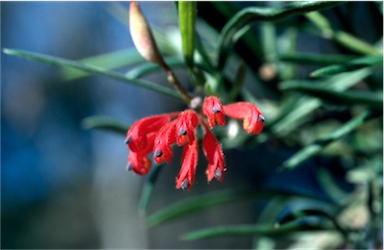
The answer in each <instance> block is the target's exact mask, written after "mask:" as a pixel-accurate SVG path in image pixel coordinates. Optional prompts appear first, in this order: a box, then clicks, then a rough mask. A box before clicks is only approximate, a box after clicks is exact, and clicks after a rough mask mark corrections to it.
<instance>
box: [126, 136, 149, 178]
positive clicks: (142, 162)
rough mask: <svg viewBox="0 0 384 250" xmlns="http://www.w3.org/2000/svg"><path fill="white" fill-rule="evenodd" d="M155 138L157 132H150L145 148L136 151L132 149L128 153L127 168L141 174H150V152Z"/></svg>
mask: <svg viewBox="0 0 384 250" xmlns="http://www.w3.org/2000/svg"><path fill="white" fill-rule="evenodd" d="M154 140H155V133H150V134H149V135H148V140H147V145H146V147H145V148H144V149H143V150H141V151H136V152H134V151H132V150H131V153H130V154H129V155H128V165H127V170H132V171H133V172H135V173H136V174H139V175H144V174H148V172H149V170H150V169H151V166H152V162H151V160H150V159H149V158H148V154H149V153H150V152H151V151H152V148H153V142H154Z"/></svg>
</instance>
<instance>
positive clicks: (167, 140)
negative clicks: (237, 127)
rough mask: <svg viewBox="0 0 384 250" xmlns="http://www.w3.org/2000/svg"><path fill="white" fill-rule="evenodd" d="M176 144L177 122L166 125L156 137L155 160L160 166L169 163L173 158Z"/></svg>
mask: <svg viewBox="0 0 384 250" xmlns="http://www.w3.org/2000/svg"><path fill="white" fill-rule="evenodd" d="M175 142H176V120H174V121H172V122H170V123H167V124H166V125H164V126H163V127H162V128H161V129H160V130H159V132H158V133H157V135H156V138H155V143H154V148H153V152H154V155H153V156H154V159H155V161H156V162H157V163H158V164H161V163H162V162H163V161H164V160H165V161H166V162H167V163H169V162H170V161H171V158H172V156H173V152H172V148H171V146H172V144H174V143H175Z"/></svg>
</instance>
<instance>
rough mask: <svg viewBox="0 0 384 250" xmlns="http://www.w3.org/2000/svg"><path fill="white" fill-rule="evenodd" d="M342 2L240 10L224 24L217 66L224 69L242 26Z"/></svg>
mask: <svg viewBox="0 0 384 250" xmlns="http://www.w3.org/2000/svg"><path fill="white" fill-rule="evenodd" d="M338 4H340V3H339V2H329V1H307V2H298V3H294V4H291V5H290V6H288V7H286V8H258V7H249V8H245V9H243V10H242V11H240V12H238V13H237V14H236V15H235V16H234V17H232V18H231V19H230V20H229V21H228V23H227V24H226V25H225V26H224V28H223V30H222V32H221V33H220V36H219V39H218V44H219V47H218V56H219V59H218V64H217V68H218V69H219V70H222V69H223V68H224V65H225V62H226V61H227V57H228V55H229V52H230V51H231V48H232V46H233V45H234V43H233V41H232V39H233V37H235V36H236V33H237V32H238V31H239V30H241V29H242V27H244V26H246V25H247V24H250V23H252V22H256V21H278V20H282V19H284V18H288V17H291V16H294V15H299V14H304V13H307V12H311V11H314V10H321V9H325V8H330V7H333V6H336V5H338Z"/></svg>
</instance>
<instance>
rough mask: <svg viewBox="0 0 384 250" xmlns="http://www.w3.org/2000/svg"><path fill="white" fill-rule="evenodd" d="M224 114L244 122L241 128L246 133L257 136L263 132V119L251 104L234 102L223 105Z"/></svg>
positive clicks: (256, 108)
mask: <svg viewBox="0 0 384 250" xmlns="http://www.w3.org/2000/svg"><path fill="white" fill-rule="evenodd" d="M224 112H225V114H226V115H227V116H229V117H232V118H234V119H239V120H244V121H243V128H244V130H245V131H247V132H248V133H252V134H255V135H258V134H260V133H261V131H262V130H263V127H264V120H265V118H264V116H263V115H262V114H261V111H260V109H259V108H258V107H257V106H256V105H254V104H252V103H249V102H236V103H233V104H229V105H225V106H224Z"/></svg>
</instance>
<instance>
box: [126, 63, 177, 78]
mask: <svg viewBox="0 0 384 250" xmlns="http://www.w3.org/2000/svg"><path fill="white" fill-rule="evenodd" d="M165 62H166V63H167V65H169V66H170V67H172V68H175V67H184V66H185V64H184V62H183V61H181V60H180V59H179V58H169V59H166V60H165ZM159 70H162V68H161V67H160V66H159V65H157V64H153V63H144V64H142V65H139V66H136V67H135V68H133V69H131V70H130V71H129V72H127V73H126V74H125V76H126V77H128V78H132V79H136V78H140V77H143V76H145V75H147V74H150V73H153V72H156V71H159Z"/></svg>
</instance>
